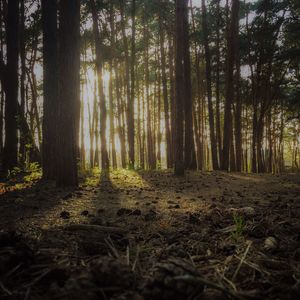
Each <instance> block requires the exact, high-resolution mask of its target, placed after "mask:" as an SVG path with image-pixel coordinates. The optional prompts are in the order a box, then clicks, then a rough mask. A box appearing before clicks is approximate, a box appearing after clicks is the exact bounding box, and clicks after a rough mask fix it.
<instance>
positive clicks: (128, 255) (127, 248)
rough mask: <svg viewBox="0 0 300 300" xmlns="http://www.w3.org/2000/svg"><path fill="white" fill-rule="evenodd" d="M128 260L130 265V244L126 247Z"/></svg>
mask: <svg viewBox="0 0 300 300" xmlns="http://www.w3.org/2000/svg"><path fill="white" fill-rule="evenodd" d="M126 262H127V265H128V266H129V265H130V253H129V246H128V245H127V247H126Z"/></svg>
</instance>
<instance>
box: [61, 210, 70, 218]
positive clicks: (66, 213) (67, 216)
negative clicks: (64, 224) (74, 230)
mask: <svg viewBox="0 0 300 300" xmlns="http://www.w3.org/2000/svg"><path fill="white" fill-rule="evenodd" d="M60 217H61V218H62V219H65V220H66V219H70V217H71V215H70V213H69V212H68V211H66V210H63V211H62V212H61V213H60Z"/></svg>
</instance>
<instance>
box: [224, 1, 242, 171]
mask: <svg viewBox="0 0 300 300" xmlns="http://www.w3.org/2000/svg"><path fill="white" fill-rule="evenodd" d="M238 13H239V0H232V7H231V17H230V25H229V32H228V40H227V67H226V95H225V109H224V110H225V111H224V140H223V152H222V170H227V171H228V170H229V157H230V147H231V145H232V143H233V140H232V113H231V108H232V103H233V97H234V78H233V68H234V63H235V55H236V53H235V51H236V49H235V39H236V38H237V36H236V34H237V32H236V30H235V27H236V24H237V22H238V21H237V18H238Z"/></svg>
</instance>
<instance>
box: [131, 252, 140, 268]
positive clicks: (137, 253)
mask: <svg viewBox="0 0 300 300" xmlns="http://www.w3.org/2000/svg"><path fill="white" fill-rule="evenodd" d="M139 255H140V248H139V246H137V249H136V255H135V259H134V263H133V265H132V272H134V270H135V267H136V265H137V262H138V259H139Z"/></svg>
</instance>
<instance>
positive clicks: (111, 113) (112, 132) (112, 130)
mask: <svg viewBox="0 0 300 300" xmlns="http://www.w3.org/2000/svg"><path fill="white" fill-rule="evenodd" d="M112 66H113V63H112V61H110V62H109V131H110V134H109V135H110V145H111V157H112V167H113V169H116V168H117V155H116V145H115V119H114V97H113V77H112V71H113V69H112Z"/></svg>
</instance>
